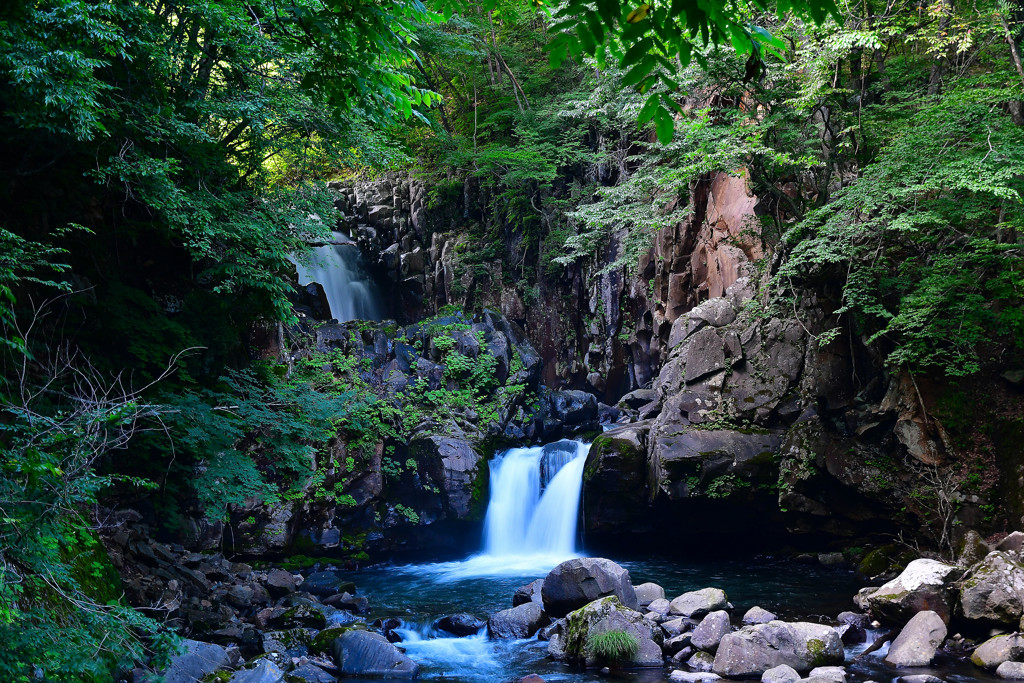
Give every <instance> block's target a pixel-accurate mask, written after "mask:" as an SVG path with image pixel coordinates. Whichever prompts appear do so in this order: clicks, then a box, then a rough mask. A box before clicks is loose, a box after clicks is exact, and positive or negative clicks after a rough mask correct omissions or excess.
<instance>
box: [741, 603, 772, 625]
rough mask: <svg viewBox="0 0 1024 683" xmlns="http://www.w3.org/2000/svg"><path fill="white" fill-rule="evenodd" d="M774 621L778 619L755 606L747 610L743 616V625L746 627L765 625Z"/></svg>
mask: <svg viewBox="0 0 1024 683" xmlns="http://www.w3.org/2000/svg"><path fill="white" fill-rule="evenodd" d="M776 619H778V617H776V616H775V615H774V614H772V613H771V612H769V611H768V610H766V609H762V608H760V607H757V606H756V605H755V606H754V607H751V608H750V609H748V610H747V612H746V614H744V615H743V623H744V624H747V625H748V626H749V625H752V624H767V623H768V622H769V621H775V620H776Z"/></svg>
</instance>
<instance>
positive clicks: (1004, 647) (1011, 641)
mask: <svg viewBox="0 0 1024 683" xmlns="http://www.w3.org/2000/svg"><path fill="white" fill-rule="evenodd" d="M1019 659H1024V636H1022V635H1020V634H1018V633H1014V634H1011V635H1006V636H996V637H994V638H989V639H988V640H986V641H985V642H984V643H982V644H981V645H979V646H978V647H977V648H975V650H974V652H973V653H971V661H972V662H974V664H976V665H977V666H980V667H981V668H983V669H995V668H996V667H997V666H999V665H1000V664H1002V663H1003V662H1009V661H1015V660H1019Z"/></svg>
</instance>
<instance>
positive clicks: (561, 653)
mask: <svg viewBox="0 0 1024 683" xmlns="http://www.w3.org/2000/svg"><path fill="white" fill-rule="evenodd" d="M608 631H624V632H626V633H629V634H630V635H632V636H633V637H634V638H636V639H637V641H638V643H639V644H640V647H639V648H638V649H637V652H636V654H635V655H634V656H633V659H632V660H630V661H629V662H626V663H623V664H624V665H625V666H628V667H660V666H661V665H662V652H661V645H662V640H663V636H662V634H661V629H660V628H658V625H657V624H655V623H654V622H652V621H650V620H649V619H646V618H645V617H644V616H643V615H642V614H640V613H639V612H637V611H636V610H634V609H631V608H630V607H627V606H626V605H623V604H622V602H621V601H620V600H619V598H618V597H617V596H614V595H611V596H608V597H604V598H601V599H600V600H595V601H593V602H591V603H589V604H587V605H585V606H584V607H581V608H580V609H578V610H575V611H573V612H571V613H569V615H568V616H567V617H566V620H565V628H564V629H562V630H561V632H560V633H557V634H554V635H553V636H552V638H551V640H549V641H548V654H549V655H551V656H552V657H554V658H555V659H565V660H568V661H570V662H573V663H576V664H585V665H586V666H588V667H592V666H598V665H602V663H601V662H598V661H596V660H595V659H594V658H593V656H592V655H590V654H589V652H588V648H587V643H588V642H589V641H590V639H591V638H593V637H594V636H596V635H598V634H601V633H607V632H608ZM556 641H557V642H556Z"/></svg>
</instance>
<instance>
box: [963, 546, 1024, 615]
mask: <svg viewBox="0 0 1024 683" xmlns="http://www.w3.org/2000/svg"><path fill="white" fill-rule="evenodd" d="M960 612H961V613H962V614H963V616H964V618H965V619H968V620H969V621H974V622H981V624H984V625H998V626H1004V627H1008V628H1011V629H1015V628H1017V626H1018V625H1019V624H1020V620H1021V617H1022V616H1024V564H1022V563H1021V562H1020V561H1019V560H1017V559H1016V558H1015V557H1014V556H1013V555H1010V554H1009V553H1006V552H1002V551H995V552H992V553H989V554H988V556H987V557H985V559H984V560H983V561H982V562H980V563H978V564H976V565H975V566H973V567H971V569H970V571H968V572H967V575H966V577H965V578H964V580H963V582H962V587H961V589H960Z"/></svg>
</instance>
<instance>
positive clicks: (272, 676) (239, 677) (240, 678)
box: [228, 659, 284, 683]
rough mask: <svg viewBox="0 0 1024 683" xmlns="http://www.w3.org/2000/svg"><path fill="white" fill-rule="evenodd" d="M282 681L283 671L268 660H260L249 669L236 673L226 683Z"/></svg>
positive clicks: (275, 682) (272, 682)
mask: <svg viewBox="0 0 1024 683" xmlns="http://www.w3.org/2000/svg"><path fill="white" fill-rule="evenodd" d="M283 679H284V671H283V670H282V669H281V667H279V666H278V665H277V664H275V663H274V662H272V661H270V660H269V659H261V660H260V661H259V662H258V663H257V664H256V666H254V667H253V668H251V669H243V670H242V671H236V672H235V673H234V675H232V676H231V678H230V680H229V681H228V683H278V682H279V681H281V680H283Z"/></svg>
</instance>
